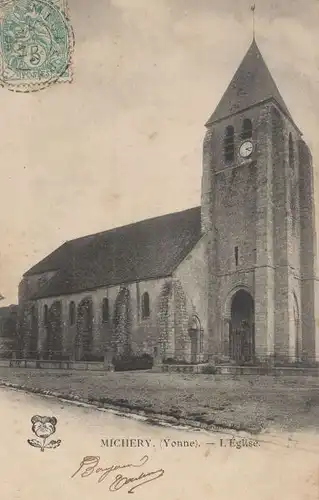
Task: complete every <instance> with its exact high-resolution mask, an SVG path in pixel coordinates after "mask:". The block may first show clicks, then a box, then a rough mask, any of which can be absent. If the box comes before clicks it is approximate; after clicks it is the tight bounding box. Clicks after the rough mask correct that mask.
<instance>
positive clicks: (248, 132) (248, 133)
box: [241, 118, 253, 139]
mask: <svg viewBox="0 0 319 500" xmlns="http://www.w3.org/2000/svg"><path fill="white" fill-rule="evenodd" d="M252 135H253V124H252V121H251V120H250V119H249V118H245V119H244V121H243V131H242V134H241V138H242V139H251V138H252Z"/></svg>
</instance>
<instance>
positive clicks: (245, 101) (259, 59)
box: [206, 39, 293, 126]
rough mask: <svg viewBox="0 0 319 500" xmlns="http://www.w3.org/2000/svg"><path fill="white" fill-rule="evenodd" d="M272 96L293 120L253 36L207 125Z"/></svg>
mask: <svg viewBox="0 0 319 500" xmlns="http://www.w3.org/2000/svg"><path fill="white" fill-rule="evenodd" d="M269 99H274V100H275V101H276V102H277V104H279V106H280V108H281V109H282V111H283V112H284V113H285V114H286V115H287V116H288V117H289V118H290V119H291V120H292V121H293V119H292V117H291V115H290V113H289V110H288V108H287V106H286V104H285V102H284V100H283V98H282V97H281V95H280V92H279V90H278V88H277V85H276V83H275V81H274V79H273V77H272V76H271V74H270V71H269V69H268V67H267V65H266V63H265V61H264V59H263V56H262V55H261V53H260V50H259V48H258V46H257V43H256V41H255V39H254V40H253V42H252V44H251V45H250V47H249V49H248V51H247V53H246V55H245V57H244V59H243V60H242V62H241V64H240V66H239V68H238V69H237V71H236V73H235V75H234V77H233V79H232V80H231V82H230V84H229V86H228V88H227V90H226V92H225V93H224V95H223V97H222V98H221V100H220V102H219V104H218V106H217V108H216V109H215V111H214V113H213V114H212V116H211V117H210V119H209V120H208V122H207V123H206V126H208V125H210V124H212V123H214V122H216V121H218V120H221V119H222V118H226V117H228V116H230V115H232V114H234V113H237V112H238V111H242V110H244V109H247V108H249V107H251V106H253V105H254V104H258V103H260V102H264V101H267V100H269Z"/></svg>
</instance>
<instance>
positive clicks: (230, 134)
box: [224, 125, 235, 161]
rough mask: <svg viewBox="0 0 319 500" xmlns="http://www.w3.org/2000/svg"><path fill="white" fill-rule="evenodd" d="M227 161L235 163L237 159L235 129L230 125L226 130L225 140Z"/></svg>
mask: <svg viewBox="0 0 319 500" xmlns="http://www.w3.org/2000/svg"><path fill="white" fill-rule="evenodd" d="M224 155H225V161H233V160H234V157H235V140H234V127H232V126H231V125H228V127H226V130H225V139H224Z"/></svg>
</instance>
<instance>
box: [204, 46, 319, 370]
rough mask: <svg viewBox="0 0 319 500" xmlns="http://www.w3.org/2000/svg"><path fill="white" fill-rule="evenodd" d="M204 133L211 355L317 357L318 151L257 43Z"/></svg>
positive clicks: (242, 359)
mask: <svg viewBox="0 0 319 500" xmlns="http://www.w3.org/2000/svg"><path fill="white" fill-rule="evenodd" d="M206 128H207V131H206V135H205V139H204V146H203V175H202V230H203V232H205V233H207V234H208V235H209V237H208V241H209V243H208V249H207V258H208V270H209V271H208V272H209V293H208V300H209V304H208V310H209V338H210V352H211V353H212V354H213V355H216V356H217V357H220V356H221V357H226V358H227V359H228V358H230V359H232V360H234V361H235V362H238V363H245V362H249V363H253V362H257V361H261V360H265V359H269V358H271V359H274V358H275V360H276V361H279V360H280V361H282V362H293V361H296V360H300V361H302V360H305V359H307V360H308V361H309V360H311V361H313V360H316V359H317V360H319V342H318V332H317V328H316V324H315V323H316V322H315V311H316V287H317V280H316V248H315V247H316V245H315V243H316V232H315V219H314V186H313V168H312V160H311V154H310V152H309V149H308V147H307V146H306V144H305V143H304V141H303V140H302V134H301V132H300V130H299V129H298V127H297V126H296V124H295V123H294V120H293V118H292V116H291V115H290V112H289V110H288V108H287V106H286V104H285V102H284V100H283V98H282V97H281V95H280V93H279V90H278V88H277V86H276V84H275V82H274V80H273V78H272V76H271V74H270V72H269V70H268V68H267V65H266V63H265V61H264V59H263V57H262V55H261V53H260V50H259V48H258V46H257V44H256V41H255V39H254V40H253V42H252V43H251V46H250V47H249V49H248V51H247V53H246V55H245V57H244V59H243V60H242V62H241V64H240V66H239V68H238V70H237V71H236V73H235V75H234V77H233V79H232V81H231V83H230V84H229V86H228V88H227V90H226V92H225V93H224V95H223V97H222V99H221V101H220V102H219V104H218V106H217V108H216V110H215V111H214V113H213V114H212V116H211V117H210V118H209V120H208V122H207V123H206ZM317 310H318V309H317Z"/></svg>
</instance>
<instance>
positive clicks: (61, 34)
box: [0, 0, 74, 92]
mask: <svg viewBox="0 0 319 500" xmlns="http://www.w3.org/2000/svg"><path fill="white" fill-rule="evenodd" d="M0 9H1V24H0V44H1V71H0V85H1V86H3V87H6V88H8V89H9V90H14V91H17V92H33V91H36V90H41V89H43V88H46V87H48V86H49V85H51V84H52V83H55V82H57V81H70V80H69V76H70V75H69V73H70V71H71V69H70V62H71V60H70V59H71V52H72V48H73V43H74V39H73V31H72V28H71V25H70V23H69V22H68V19H67V17H66V15H65V13H64V12H63V11H62V10H61V9H60V8H59V1H58V0H13V1H11V2H6V3H5V5H3V6H0Z"/></svg>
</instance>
